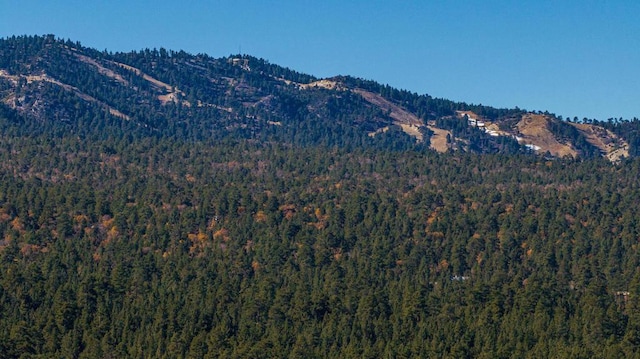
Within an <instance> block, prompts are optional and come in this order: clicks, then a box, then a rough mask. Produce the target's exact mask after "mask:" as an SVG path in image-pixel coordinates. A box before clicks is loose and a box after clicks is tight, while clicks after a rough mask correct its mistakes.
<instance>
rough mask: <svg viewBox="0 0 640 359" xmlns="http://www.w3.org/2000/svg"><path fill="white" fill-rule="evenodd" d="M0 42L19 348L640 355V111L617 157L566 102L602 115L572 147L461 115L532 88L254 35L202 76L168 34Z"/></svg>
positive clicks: (2, 280)
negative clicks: (481, 93) (341, 59)
mask: <svg viewBox="0 0 640 359" xmlns="http://www.w3.org/2000/svg"><path fill="white" fill-rule="evenodd" d="M72 45H73V46H75V48H77V49H82V51H81V52H82V53H81V56H86V57H87V58H89V59H98V60H92V61H102V62H100V64H102V65H101V66H102V69H104V70H103V72H100V71H97V70H95V69H96V68H100V67H97V66H96V65H95V64H93V63H91V61H89V60H87V59H84V62H81V63H82V64H85V65H86V67H83V66H84V65H82V66H80V65H78V64H79V63H77V62H74V64H75V65H77V66H75V67H73V66H71V67H70V66H68V65H69V63H68V62H65V61H71V60H69V59H77V58H78V56H76V55H72V56H71V57H65V56H67V55H69V53H68V52H66V50H64V49H65V47H64V46H67V47H71V46H72ZM93 51H95V50H93ZM0 52H1V53H2V57H0V62H1V63H0V68H1V69H3V71H4V72H3V74H4V80H2V81H0V87H1V89H2V91H4V92H3V94H4V96H5V97H4V98H3V99H2V100H3V105H2V107H0V358H50V357H61V358H127V357H134V358H218V357H223V358H224V357H229V358H246V357H249V358H268V357H290V358H298V357H299V358H314V357H317V358H350V357H358V358H361V357H367V358H380V357H389V358H402V357H407V358H409V357H427V358H428V357H443V358H469V357H472V358H514V357H515V358H520V357H521V358H547V357H554V358H555V357H559V358H633V357H638V356H639V354H638V353H639V352H640V349H639V348H640V297H639V295H640V257H639V256H638V245H639V244H640V222H639V218H640V213H639V211H640V208H639V206H638V200H637V199H638V198H640V183H639V182H638V178H639V177H640V160H638V159H637V158H635V155H634V148H635V147H634V146H635V145H634V143H635V142H634V141H635V139H634V137H633V136H635V131H636V130H635V128H636V127H637V121H633V120H632V121H618V122H608V123H600V124H598V126H600V127H599V128H602V129H603V130H602V131H605V132H606V131H608V132H606V133H609V132H610V133H613V134H616V136H619V137H620V138H624V140H625V142H626V143H627V145H628V146H629V147H628V149H629V156H624V157H622V158H620V160H619V161H610V160H609V159H608V158H606V156H601V153H600V152H598V151H597V150H595V149H594V148H595V147H593V145H591V144H590V142H588V141H587V137H585V134H584V133H583V132H576V130H575V129H576V128H578V127H576V126H573V125H570V124H569V125H568V126H569V127H566V126H567V123H566V122H558V123H559V124H557V123H556V122H550V123H552V125H551V126H550V128H551V129H552V130H553V131H555V132H554V133H558V134H561V136H560V135H558V138H560V137H562V138H565V139H566V140H567V141H569V139H572V138H573V139H576V138H577V139H580V138H581V139H582V140H580V141H582V142H580V141H573V142H571V141H569V142H571V144H572V146H573V148H574V149H575V150H576V153H579V154H580V156H576V157H572V156H566V157H565V158H557V157H555V156H552V155H550V154H543V153H538V154H536V153H532V151H530V150H527V148H526V147H524V146H522V145H521V144H519V143H518V142H517V141H516V140H515V139H513V138H510V137H508V136H503V137H499V138H497V137H496V138H494V137H495V136H489V135H488V134H487V133H484V132H482V131H480V130H479V129H478V128H472V127H468V126H467V125H466V121H467V119H466V118H463V119H461V120H460V121H462V124H463V125H464V126H461V125H460V121H458V122H455V121H456V111H471V112H473V113H474V114H477V115H479V116H483V118H484V119H485V120H486V121H494V122H496V123H497V122H499V121H498V120H499V119H502V120H501V121H506V122H504V123H507V124H508V123H510V122H509V121H511V122H513V121H515V118H516V117H517V116H521V115H522V111H521V110H518V109H514V110H498V109H492V108H489V107H471V105H466V104H459V103H454V102H451V101H447V100H437V99H432V98H430V97H428V96H413V95H410V94H408V93H404V92H402V91H398V90H393V89H389V88H386V87H384V86H380V85H377V84H375V83H373V82H369V81H364V80H359V79H351V78H345V79H344V83H345V85H344V86H353V88H357V89H359V90H358V91H368V92H367V94H366V96H369V97H363V96H360V95H359V93H361V92H349V91H341V92H339V93H338V96H336V93H335V92H334V91H338V90H331V89H328V88H323V87H321V88H315V89H308V91H306V92H305V91H299V90H298V89H297V88H290V87H288V85H287V86H283V85H282V83H284V82H283V81H281V80H273V79H274V78H282V79H285V80H287V81H295V82H296V83H312V82H314V81H317V80H318V79H315V78H312V77H311V76H309V75H303V74H298V73H295V72H293V71H291V70H287V69H283V68H280V67H277V66H275V65H269V64H268V63H266V62H259V63H260V64H261V65H257V64H256V63H253V62H251V61H254V60H255V59H247V62H246V64H245V62H244V61H240V60H242V59H238V62H239V63H238V64H234V63H233V60H231V62H229V61H228V60H227V59H224V60H219V61H218V60H213V59H209V58H206V57H205V56H204V55H202V56H201V58H202V59H205V60H206V61H205V60H203V61H205V62H207V63H210V66H212V67H215V66H218V68H217V70H216V71H220V72H224V71H227V72H226V73H225V74H224V76H223V75H220V77H219V78H218V77H210V78H207V79H206V81H205V80H204V79H203V78H202V77H198V76H196V75H194V73H197V71H205V70H202V69H200V68H198V66H200V67H203V66H201V65H202V63H198V62H197V61H196V60H194V61H192V62H190V63H191V64H192V65H193V66H189V65H184V63H183V62H180V61H181V60H180V59H181V57H184V58H186V59H187V60H185V61H187V62H189V61H190V60H189V59H191V60H193V58H192V57H190V56H191V55H188V54H181V53H170V54H166V53H165V54H163V50H161V51H157V52H154V51H149V52H145V51H142V52H140V53H130V54H109V53H100V52H97V51H96V52H95V53H92V52H91V50H90V49H84V48H82V47H80V46H79V44H74V43H71V42H68V41H67V42H65V41H61V40H53V39H51V38H48V37H33V38H16V39H8V40H3V41H2V42H1V43H0ZM65 54H66V55H65ZM9 55H11V56H9ZM89 55H91V56H92V57H89ZM144 56H148V57H149V58H151V60H150V61H145V60H144V58H145V57H144ZM65 59H66V60H65ZM163 59H164V60H163ZM74 61H75V60H74ZM108 61H113V62H118V63H121V64H125V65H126V66H131V67H134V68H135V69H138V71H140V72H138V73H136V72H135V71H133V70H128V69H127V68H126V67H123V66H120V65H114V64H113V63H112V65H113V66H112V67H111V68H108V67H106V66H107V64H108V63H109V62H108ZM154 61H155V65H153V63H154ZM163 61H165V62H163ZM170 62H174V63H178V64H183V65H176V66H169V65H167V64H168V63H170ZM185 63H186V62H185ZM162 64H165V65H166V68H163V67H162V66H161V65H162ZM245 65H246V66H253V67H252V71H247V70H246V69H244V68H243V66H245ZM21 66H22V67H21ZM257 66H263V68H262V70H261V71H262V72H261V73H260V72H258V71H257V70H255V69H256V68H257ZM36 68H37V69H38V70H37V71H35V70H34V69H36ZM40 69H44V70H42V71H41V70H40ZM92 69H93V70H92ZM107 69H110V71H113V73H110V76H107V78H109V79H111V80H109V81H107V82H105V80H104V76H103V75H104V73H105V71H106V70H107ZM163 69H164V70H163ZM188 69H195V70H188ZM205 69H206V67H205ZM34 71H35V72H34ZM119 71H122V72H119ZM162 71H165V72H162ZM163 73H164V75H163ZM264 73H268V74H269V76H263V75H264ZM116 74H118V76H121V79H122V80H119V77H118V76H116ZM143 74H153V79H156V81H162V83H169V84H172V86H173V87H172V88H170V89H167V88H164V90H163V89H162V88H163V87H162V85H158V86H159V87H154V86H152V84H153V82H151V81H149V79H148V78H145V77H144V75H143ZM34 76H38V77H37V78H36V77H34ZM125 76H129V77H125ZM147 76H148V77H150V76H151V75H147ZM223 77H224V78H228V79H231V80H227V79H224V80H221V79H222V78H223ZM42 79H45V80H42ZM157 79H160V80H157ZM268 79H271V80H268ZM14 80H15V83H13V82H12V81H14ZM123 81H126V83H127V84H133V85H132V86H128V85H127V86H121V85H122V84H123ZM198 81H205V82H206V83H203V84H202V85H201V86H199V85H196V84H197V83H198ZM216 81H218V82H216ZM252 81H253V82H252ZM260 81H262V82H260ZM61 84H62V85H61ZM229 84H233V86H231V87H229ZM285 84H286V83H285ZM189 85H191V86H189ZM214 85H215V86H218V87H217V88H218V89H219V90H218V92H216V91H215V89H214V87H215V86H214ZM376 86H378V87H376ZM189 89H191V90H189ZM198 89H200V92H198ZM189 91H191V92H189ZM230 91H231V92H230ZM260 91H262V92H260ZM370 93H371V94H373V93H376V94H378V96H380V97H375V98H373V97H371V95H369V94H370ZM170 94H173V97H169V100H168V101H166V102H162V101H161V100H158V99H157V97H158V96H168V95H170ZM403 96H406V99H405V97H403ZM412 96H413V97H412ZM410 97H411V98H413V99H414V100H415V101H414V102H413V103H409V102H407V101H408V98H410ZM172 98H175V99H176V100H175V101H174V100H172ZM367 98H368V99H369V100H371V99H372V98H373V100H371V101H369V100H367ZM154 99H156V100H154ZM163 99H164V98H163ZM381 99H383V100H385V101H387V102H384V103H383V102H382V100H381ZM182 101H186V102H182ZM198 101H200V102H201V104H202V106H197V105H196V104H197V103H198ZM420 101H423V102H420ZM187 103H189V104H190V105H187ZM256 103H257V104H256ZM375 103H377V104H381V103H382V105H380V106H379V107H375V106H373V104H375ZM400 105H402V107H403V108H402V109H398V108H399V106H400ZM402 111H406V112H402ZM406 113H412V114H414V115H415V116H416V117H417V118H419V119H421V120H423V121H425V122H424V123H425V124H426V123H428V121H434V123H435V125H434V126H433V127H432V129H429V127H426V125H425V127H424V128H422V129H421V130H420V131H421V132H420V133H421V135H422V136H423V137H422V141H418V140H417V137H416V136H412V135H410V134H409V133H410V131H409V132H407V131H403V128H406V126H407V125H408V123H399V122H398V121H400V120H399V118H401V117H402V116H400V115H405V114H406ZM465 116H467V115H465ZM402 118H405V119H407V118H408V119H409V120H411V119H412V117H411V118H410V117H407V116H405V117H402ZM330 120H332V121H330ZM394 121H395V124H394ZM589 122H593V121H589ZM402 125H404V126H405V127H402ZM446 126H449V127H447V128H448V131H451V136H450V137H455V138H459V139H461V140H460V141H459V142H458V143H457V144H456V142H455V141H453V140H451V142H450V143H451V144H452V145H451V147H450V148H449V150H447V151H445V152H441V153H439V152H437V151H434V150H433V149H432V148H430V143H429V139H428V138H429V136H430V135H435V133H436V132H435V131H440V130H442V129H443V128H444V127H446ZM503 126H506V125H503ZM382 127H388V129H386V130H384V131H380V132H379V133H378V134H376V135H375V136H372V135H370V133H371V132H374V131H377V130H379V129H380V128H382ZM503 131H506V130H504V127H503ZM603 133H604V132H603ZM464 136H467V137H464ZM581 136H582V137H581ZM612 138H613V137H612ZM616 138H617V137H616ZM589 139H592V138H589ZM463 140H464V141H463ZM465 141H467V142H465ZM611 141H612V142H615V141H614V140H611ZM567 143H568V142H567ZM574 143H576V144H574ZM590 146H591V147H590Z"/></svg>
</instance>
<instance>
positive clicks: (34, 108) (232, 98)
mask: <svg viewBox="0 0 640 359" xmlns="http://www.w3.org/2000/svg"><path fill="white" fill-rule="evenodd" d="M0 100H1V103H2V104H3V105H4V106H5V107H7V108H9V109H12V110H13V111H15V112H16V113H17V116H19V117H21V118H24V119H25V121H27V122H30V123H32V128H30V130H33V127H38V128H42V125H43V123H46V125H47V126H54V127H56V128H57V129H58V130H59V129H60V127H61V125H62V126H66V127H67V128H73V129H74V130H75V131H79V132H86V131H90V130H91V129H92V128H95V127H96V126H100V127H101V126H102V124H103V123H104V122H105V121H106V122H113V121H114V120H115V119H117V120H119V121H120V122H122V121H129V122H132V124H128V125H126V126H132V127H137V130H136V132H140V133H154V134H157V135H162V136H170V137H172V136H178V137H179V138H188V139H211V138H215V139H221V138H230V137H231V138H251V139H256V140H260V141H265V140H271V141H278V142H282V141H286V142H292V143H297V144H301V145H317V144H322V145H326V146H359V147H363V146H364V147H382V148H421V147H430V148H432V149H434V150H436V151H439V152H446V151H449V150H454V151H456V150H460V151H464V152H475V153H521V152H535V153H538V154H541V155H545V154H546V155H548V156H555V157H564V156H568V157H574V158H577V157H580V158H591V157H598V156H605V157H607V158H609V159H610V160H612V161H619V160H620V159H621V158H624V157H629V155H630V154H631V155H635V153H637V149H636V148H637V144H636V141H635V137H633V135H627V133H628V132H629V131H616V129H617V128H618V127H620V126H621V123H620V121H616V122H614V123H598V122H595V123H594V121H589V123H580V124H577V123H574V124H572V123H570V122H565V121H561V120H560V119H558V118H556V117H555V116H553V115H551V114H548V113H545V114H542V113H530V112H526V111H523V110H519V109H495V108H491V107H487V106H478V105H468V104H465V103H457V102H453V101H449V100H444V99H436V98H433V97H431V96H428V95H418V94H415V93H411V92H408V91H403V90H397V89H394V88H391V87H389V86H383V85H380V84H378V83H376V82H373V81H366V80H362V79H356V78H352V77H348V76H346V77H345V76H339V77H334V78H331V79H317V78H315V77H313V76H310V75H305V74H300V73H297V72H295V71H292V70H289V69H286V68H282V67H280V66H277V65H272V64H269V63H268V62H267V61H265V60H262V59H256V58H253V57H250V56H246V55H243V56H235V57H233V56H232V57H228V58H219V59H216V58H211V57H209V56H207V55H202V54H200V55H191V54H188V53H185V52H182V51H178V52H176V51H171V50H165V49H160V50H156V49H154V50H149V49H146V50H142V51H138V52H130V53H109V52H106V51H103V52H99V51H96V50H94V49H90V48H85V47H83V46H82V45H80V44H79V43H74V42H72V41H69V40H67V41H63V40H57V39H55V37H54V36H52V35H49V36H43V37H26V36H23V37H12V38H7V39H2V40H0ZM575 120H577V119H575ZM33 122H35V124H33ZM583 122H584V121H583ZM625 123H626V124H631V125H632V126H633V128H634V132H635V131H637V130H636V129H637V127H638V121H637V120H634V121H631V122H629V121H627V122H625ZM114 124H116V125H117V122H116V123H114ZM605 125H607V126H610V127H614V128H613V129H609V130H607V129H605V128H603V127H604V126H605Z"/></svg>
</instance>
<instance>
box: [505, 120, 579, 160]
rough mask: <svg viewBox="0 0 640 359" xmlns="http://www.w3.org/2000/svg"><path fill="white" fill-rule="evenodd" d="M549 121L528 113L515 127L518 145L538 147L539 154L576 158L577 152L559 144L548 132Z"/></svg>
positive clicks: (568, 146) (570, 147) (569, 146)
mask: <svg viewBox="0 0 640 359" xmlns="http://www.w3.org/2000/svg"><path fill="white" fill-rule="evenodd" d="M549 121H550V119H549V118H548V117H547V116H545V115H537V114H532V113H528V114H526V115H523V116H522V119H521V120H520V122H518V124H517V125H516V128H517V130H518V132H519V134H518V137H519V138H520V141H519V142H520V143H523V144H528V145H534V146H537V147H540V151H541V152H546V151H549V153H551V154H552V155H553V156H556V157H565V156H571V157H574V158H575V157H576V156H577V155H578V152H577V151H576V150H575V149H574V148H573V147H572V146H571V145H567V144H564V143H560V142H559V141H558V140H557V139H556V137H555V136H554V135H553V133H551V131H549Z"/></svg>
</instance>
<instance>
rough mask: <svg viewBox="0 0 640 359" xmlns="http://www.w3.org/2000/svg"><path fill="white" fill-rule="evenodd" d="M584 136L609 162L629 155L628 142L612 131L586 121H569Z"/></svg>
mask: <svg viewBox="0 0 640 359" xmlns="http://www.w3.org/2000/svg"><path fill="white" fill-rule="evenodd" d="M569 124H570V125H572V126H574V127H576V128H577V129H578V130H580V132H582V133H583V134H584V135H585V136H586V137H587V141H589V143H590V144H592V145H594V146H595V147H597V148H599V149H600V150H601V151H602V153H604V155H605V156H606V157H607V158H608V159H609V161H611V162H618V161H620V159H621V158H622V157H629V144H628V143H627V142H625V141H624V140H623V139H621V138H619V137H618V136H616V135H615V134H614V133H613V132H611V131H609V130H607V129H605V128H602V127H598V126H594V125H589V124H586V123H571V122H570V123H569Z"/></svg>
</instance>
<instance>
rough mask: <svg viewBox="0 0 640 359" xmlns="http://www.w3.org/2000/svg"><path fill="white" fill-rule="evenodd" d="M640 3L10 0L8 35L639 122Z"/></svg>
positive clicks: (4, 15)
mask: <svg viewBox="0 0 640 359" xmlns="http://www.w3.org/2000/svg"><path fill="white" fill-rule="evenodd" d="M638 14H640V1H637V0H633V1H615V0H614V1H592V0H583V1H570V0H565V1H546V0H541V1H526V2H524V1H497V0H485V1H457V0H448V1H444V0H437V1H427V0H424V1H411V0H407V1H399V0H398V1H377V0H369V1H346V0H343V1H334V0H323V1H305V0H300V1H253V0H245V1H196V0H183V1H176V0H174V1H165V0H155V1H146V0H138V1H132V0H128V1H124V0H84V1H79V0H59V1H50V0H0V37H6V36H10V35H23V34H27V35H36V34H55V35H56V36H58V37H62V38H65V39H66V38H70V39H71V40H73V41H80V42H81V43H82V44H83V45H85V46H89V47H93V48H97V49H99V50H104V49H107V50H110V51H129V50H139V49H143V48H154V47H155V48H160V47H164V48H167V49H172V50H185V51H187V52H191V53H207V54H209V55H211V56H214V57H220V56H227V55H229V54H235V53H238V52H239V51H242V52H243V53H246V54H250V55H253V56H257V57H261V58H264V59H267V60H269V61H270V62H271V63H274V64H278V65H283V66H286V67H289V68H292V69H295V70H298V71H300V72H305V73H309V74H312V75H315V76H318V77H330V76H335V75H353V76H358V77H363V78H366V79H371V80H375V81H378V82H381V83H383V84H389V85H391V86H394V87H398V88H402V89H407V90H410V91H413V92H417V93H419V94H424V93H427V94H429V95H431V96H434V97H442V98H448V99H451V100H455V101H465V102H469V103H476V104H478V103H481V104H484V105H490V106H495V107H508V108H513V107H516V106H518V107H520V108H525V109H528V110H536V111H537V110H540V111H549V112H552V113H556V114H558V115H562V116H564V117H571V118H573V117H574V116H577V117H578V118H583V117H588V118H596V119H600V120H606V119H607V118H610V117H616V118H618V117H623V118H633V117H640V18H639V17H638Z"/></svg>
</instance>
